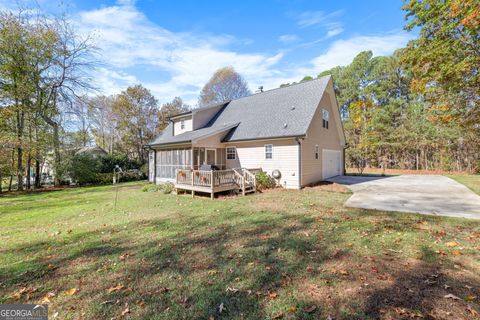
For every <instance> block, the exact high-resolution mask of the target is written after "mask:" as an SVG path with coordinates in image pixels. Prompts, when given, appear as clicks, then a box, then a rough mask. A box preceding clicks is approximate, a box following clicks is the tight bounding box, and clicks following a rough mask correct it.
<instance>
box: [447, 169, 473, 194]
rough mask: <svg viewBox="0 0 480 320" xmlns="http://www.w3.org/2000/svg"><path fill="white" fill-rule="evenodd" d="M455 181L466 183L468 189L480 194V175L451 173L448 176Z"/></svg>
mask: <svg viewBox="0 0 480 320" xmlns="http://www.w3.org/2000/svg"><path fill="white" fill-rule="evenodd" d="M448 177H449V178H452V179H453V180H456V181H457V182H460V183H462V184H464V185H466V186H467V187H468V188H469V189H470V190H472V191H473V192H475V193H476V194H479V195H480V175H479V174H477V175H467V174H452V175H449V176H448Z"/></svg>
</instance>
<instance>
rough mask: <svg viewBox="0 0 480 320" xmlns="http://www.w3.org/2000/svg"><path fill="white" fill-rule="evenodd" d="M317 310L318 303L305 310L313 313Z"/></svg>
mask: <svg viewBox="0 0 480 320" xmlns="http://www.w3.org/2000/svg"><path fill="white" fill-rule="evenodd" d="M315 310H317V306H316V305H313V306H310V307H308V308H306V309H305V312H306V313H312V312H314V311H315Z"/></svg>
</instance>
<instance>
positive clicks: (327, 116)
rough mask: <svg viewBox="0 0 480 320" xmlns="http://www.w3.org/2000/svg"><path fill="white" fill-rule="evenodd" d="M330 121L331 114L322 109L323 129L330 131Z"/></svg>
mask: <svg viewBox="0 0 480 320" xmlns="http://www.w3.org/2000/svg"><path fill="white" fill-rule="evenodd" d="M329 119H330V113H329V112H328V111H327V110H325V109H322V127H324V128H325V129H328V120H329Z"/></svg>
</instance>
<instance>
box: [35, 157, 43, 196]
mask: <svg viewBox="0 0 480 320" xmlns="http://www.w3.org/2000/svg"><path fill="white" fill-rule="evenodd" d="M39 158H40V155H39V154H38V153H37V159H35V188H40V177H41V176H42V173H41V172H40V161H39V160H38V159H39Z"/></svg>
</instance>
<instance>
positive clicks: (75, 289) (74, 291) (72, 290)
mask: <svg viewBox="0 0 480 320" xmlns="http://www.w3.org/2000/svg"><path fill="white" fill-rule="evenodd" d="M77 291H78V290H77V288H71V289H68V290H67V292H66V294H68V295H69V296H73V295H74V294H75V293H77Z"/></svg>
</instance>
